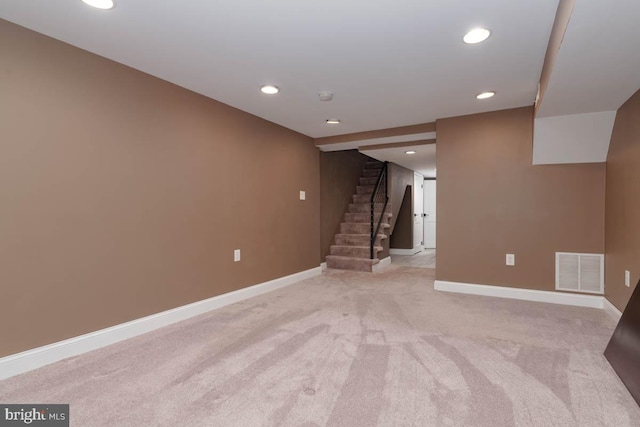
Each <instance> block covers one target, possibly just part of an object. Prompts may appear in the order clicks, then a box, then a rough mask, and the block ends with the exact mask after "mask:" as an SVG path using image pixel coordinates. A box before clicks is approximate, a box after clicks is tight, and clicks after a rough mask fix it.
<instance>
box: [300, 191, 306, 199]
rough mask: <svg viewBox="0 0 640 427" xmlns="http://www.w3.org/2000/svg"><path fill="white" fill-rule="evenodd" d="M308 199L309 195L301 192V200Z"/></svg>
mask: <svg viewBox="0 0 640 427" xmlns="http://www.w3.org/2000/svg"><path fill="white" fill-rule="evenodd" d="M306 199H307V193H306V192H305V191H301V192H300V200H306Z"/></svg>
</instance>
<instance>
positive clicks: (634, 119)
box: [605, 91, 640, 310]
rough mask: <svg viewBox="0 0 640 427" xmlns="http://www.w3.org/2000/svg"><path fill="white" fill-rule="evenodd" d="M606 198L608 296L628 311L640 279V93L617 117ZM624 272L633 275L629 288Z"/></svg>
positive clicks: (612, 137) (608, 159)
mask: <svg viewBox="0 0 640 427" xmlns="http://www.w3.org/2000/svg"><path fill="white" fill-rule="evenodd" d="M606 195H607V196H606V214H605V219H606V222H605V223H606V226H605V237H606V238H605V251H606V256H605V274H606V277H605V284H606V288H605V295H606V297H607V299H608V300H609V301H611V302H612V303H613V304H614V305H615V306H616V307H618V309H620V310H624V308H625V306H626V305H627V302H628V301H629V298H630V297H631V293H632V292H633V289H634V288H635V286H636V283H637V282H638V279H640V91H638V92H636V93H635V95H633V96H632V97H631V98H630V99H629V100H628V101H627V102H626V103H625V104H624V105H623V106H622V107H620V109H619V110H618V114H617V115H616V122H615V125H614V127H613V134H612V136H611V145H610V146H609V155H608V157H607V191H606ZM624 270H629V271H630V272H631V286H630V287H629V288H627V287H626V286H625V285H624Z"/></svg>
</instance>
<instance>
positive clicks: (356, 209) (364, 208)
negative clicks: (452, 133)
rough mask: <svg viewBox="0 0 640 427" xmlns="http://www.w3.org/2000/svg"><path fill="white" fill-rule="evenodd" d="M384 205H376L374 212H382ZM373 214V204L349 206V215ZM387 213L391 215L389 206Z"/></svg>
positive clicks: (389, 206)
mask: <svg viewBox="0 0 640 427" xmlns="http://www.w3.org/2000/svg"><path fill="white" fill-rule="evenodd" d="M383 206H384V203H376V204H375V206H374V208H373V211H374V212H382V207H383ZM364 212H371V203H352V204H350V205H349V213H364ZM385 212H388V213H391V205H390V204H388V205H387V208H386V209H385Z"/></svg>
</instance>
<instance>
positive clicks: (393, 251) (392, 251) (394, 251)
mask: <svg viewBox="0 0 640 427" xmlns="http://www.w3.org/2000/svg"><path fill="white" fill-rule="evenodd" d="M422 249H423V248H422V246H415V247H414V248H413V249H389V255H414V254H417V253H418V252H422Z"/></svg>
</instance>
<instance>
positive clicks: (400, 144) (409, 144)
mask: <svg viewBox="0 0 640 427" xmlns="http://www.w3.org/2000/svg"><path fill="white" fill-rule="evenodd" d="M435 143H436V140H435V139H421V140H419V141H406V142H392V143H390V144H378V145H363V146H361V147H358V151H364V150H382V149H385V148H402V147H415V146H417V145H428V144H435Z"/></svg>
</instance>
